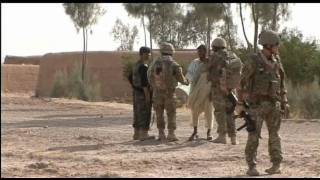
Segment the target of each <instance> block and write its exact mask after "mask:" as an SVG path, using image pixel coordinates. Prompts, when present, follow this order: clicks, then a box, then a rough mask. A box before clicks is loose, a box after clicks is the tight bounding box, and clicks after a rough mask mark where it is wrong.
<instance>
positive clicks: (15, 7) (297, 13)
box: [1, 3, 320, 62]
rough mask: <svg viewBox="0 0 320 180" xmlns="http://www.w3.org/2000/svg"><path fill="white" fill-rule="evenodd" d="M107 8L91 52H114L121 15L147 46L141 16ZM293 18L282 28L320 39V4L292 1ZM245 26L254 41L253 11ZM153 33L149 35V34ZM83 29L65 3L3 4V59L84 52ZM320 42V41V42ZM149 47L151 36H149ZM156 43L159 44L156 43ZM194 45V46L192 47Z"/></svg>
mask: <svg viewBox="0 0 320 180" xmlns="http://www.w3.org/2000/svg"><path fill="white" fill-rule="evenodd" d="M101 5H102V7H104V8H105V9H106V11H107V12H106V13H105V15H104V16H102V17H100V18H99V20H98V23H97V24H96V25H94V26H93V27H92V31H93V33H92V34H91V35H89V40H88V51H114V50H116V49H117V47H118V46H119V45H120V42H117V41H114V40H113V38H112V35H111V33H110V32H111V30H112V27H113V26H114V23H115V21H116V19H117V18H119V19H121V20H122V21H123V22H124V23H127V24H130V25H131V26H133V25H137V27H138V29H139V36H138V41H137V42H136V43H135V45H134V50H138V49H139V47H140V46H143V45H144V35H143V29H142V25H141V21H140V19H135V18H132V17H130V16H129V15H128V13H127V12H126V11H125V9H124V7H123V5H122V4H121V3H102V4H101ZM232 7H233V14H234V17H235V24H237V25H238V37H239V39H240V40H242V41H243V42H244V37H243V33H242V27H241V21H240V17H239V15H238V12H237V11H236V6H235V4H233V5H232ZM290 7H291V12H292V14H291V18H290V19H289V20H288V21H287V22H282V23H281V26H280V30H281V29H282V28H283V27H284V26H286V27H289V28H297V29H299V30H301V31H302V33H303V35H304V36H305V37H306V38H309V39H314V38H316V39H318V40H319V39H320V23H317V22H319V19H318V18H319V17H320V3H295V4H291V5H290ZM244 16H245V27H247V28H246V32H247V35H248V36H249V41H251V42H252V41H253V24H252V23H250V17H249V12H245V13H244ZM148 36H149V35H148V34H147V37H148ZM82 42H83V39H82V32H81V31H80V32H79V33H77V31H76V29H75V27H74V25H73V22H72V21H71V19H70V17H69V16H68V15H66V14H65V12H64V8H63V6H62V3H1V62H3V61H4V57H5V56H6V55H14V56H33V55H44V54H46V53H53V52H69V51H82V49H83V43H82ZM318 42H319V41H318ZM147 43H148V46H149V39H147ZM153 46H156V45H153ZM189 48H194V47H189Z"/></svg>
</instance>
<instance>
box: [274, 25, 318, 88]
mask: <svg viewBox="0 0 320 180" xmlns="http://www.w3.org/2000/svg"><path fill="white" fill-rule="evenodd" d="M280 56H281V60H282V63H283V66H284V68H285V72H286V74H287V77H288V79H290V80H291V82H292V84H293V85H294V86H297V85H303V84H309V83H311V82H313V81H314V78H315V77H316V76H318V80H319V78H320V50H319V48H318V47H317V43H316V40H307V41H304V40H303V35H302V33H301V32H300V31H299V30H297V29H291V30H288V29H284V30H283V31H282V38H281V46H280ZM319 84H320V82H319Z"/></svg>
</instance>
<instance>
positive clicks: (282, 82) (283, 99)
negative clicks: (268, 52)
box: [279, 60, 288, 103]
mask: <svg viewBox="0 0 320 180" xmlns="http://www.w3.org/2000/svg"><path fill="white" fill-rule="evenodd" d="M279 64H280V72H279V73H280V97H281V102H282V103H288V99H287V89H286V86H285V72H284V69H283V66H282V63H281V62H280V60H279Z"/></svg>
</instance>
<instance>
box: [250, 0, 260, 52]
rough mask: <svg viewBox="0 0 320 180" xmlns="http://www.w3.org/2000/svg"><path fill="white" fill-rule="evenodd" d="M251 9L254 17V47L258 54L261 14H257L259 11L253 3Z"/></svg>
mask: <svg viewBox="0 0 320 180" xmlns="http://www.w3.org/2000/svg"><path fill="white" fill-rule="evenodd" d="M251 9H252V17H253V22H254V39H253V41H254V46H253V52H255V53H256V52H257V48H258V45H257V40H258V30H259V24H258V22H259V14H258V12H257V10H256V9H255V4H254V3H252V4H251Z"/></svg>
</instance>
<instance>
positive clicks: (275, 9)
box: [262, 3, 291, 31]
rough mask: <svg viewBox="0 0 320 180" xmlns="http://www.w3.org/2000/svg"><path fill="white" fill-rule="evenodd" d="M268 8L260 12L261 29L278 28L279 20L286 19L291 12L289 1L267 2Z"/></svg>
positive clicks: (274, 29)
mask: <svg viewBox="0 0 320 180" xmlns="http://www.w3.org/2000/svg"><path fill="white" fill-rule="evenodd" d="M265 6H267V7H268V8H267V9H265V11H263V14H262V29H272V30H273V31H278V30H279V21H280V20H284V21H286V20H288V19H289V17H290V15H291V12H290V9H289V3H268V4H267V5H265Z"/></svg>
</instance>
